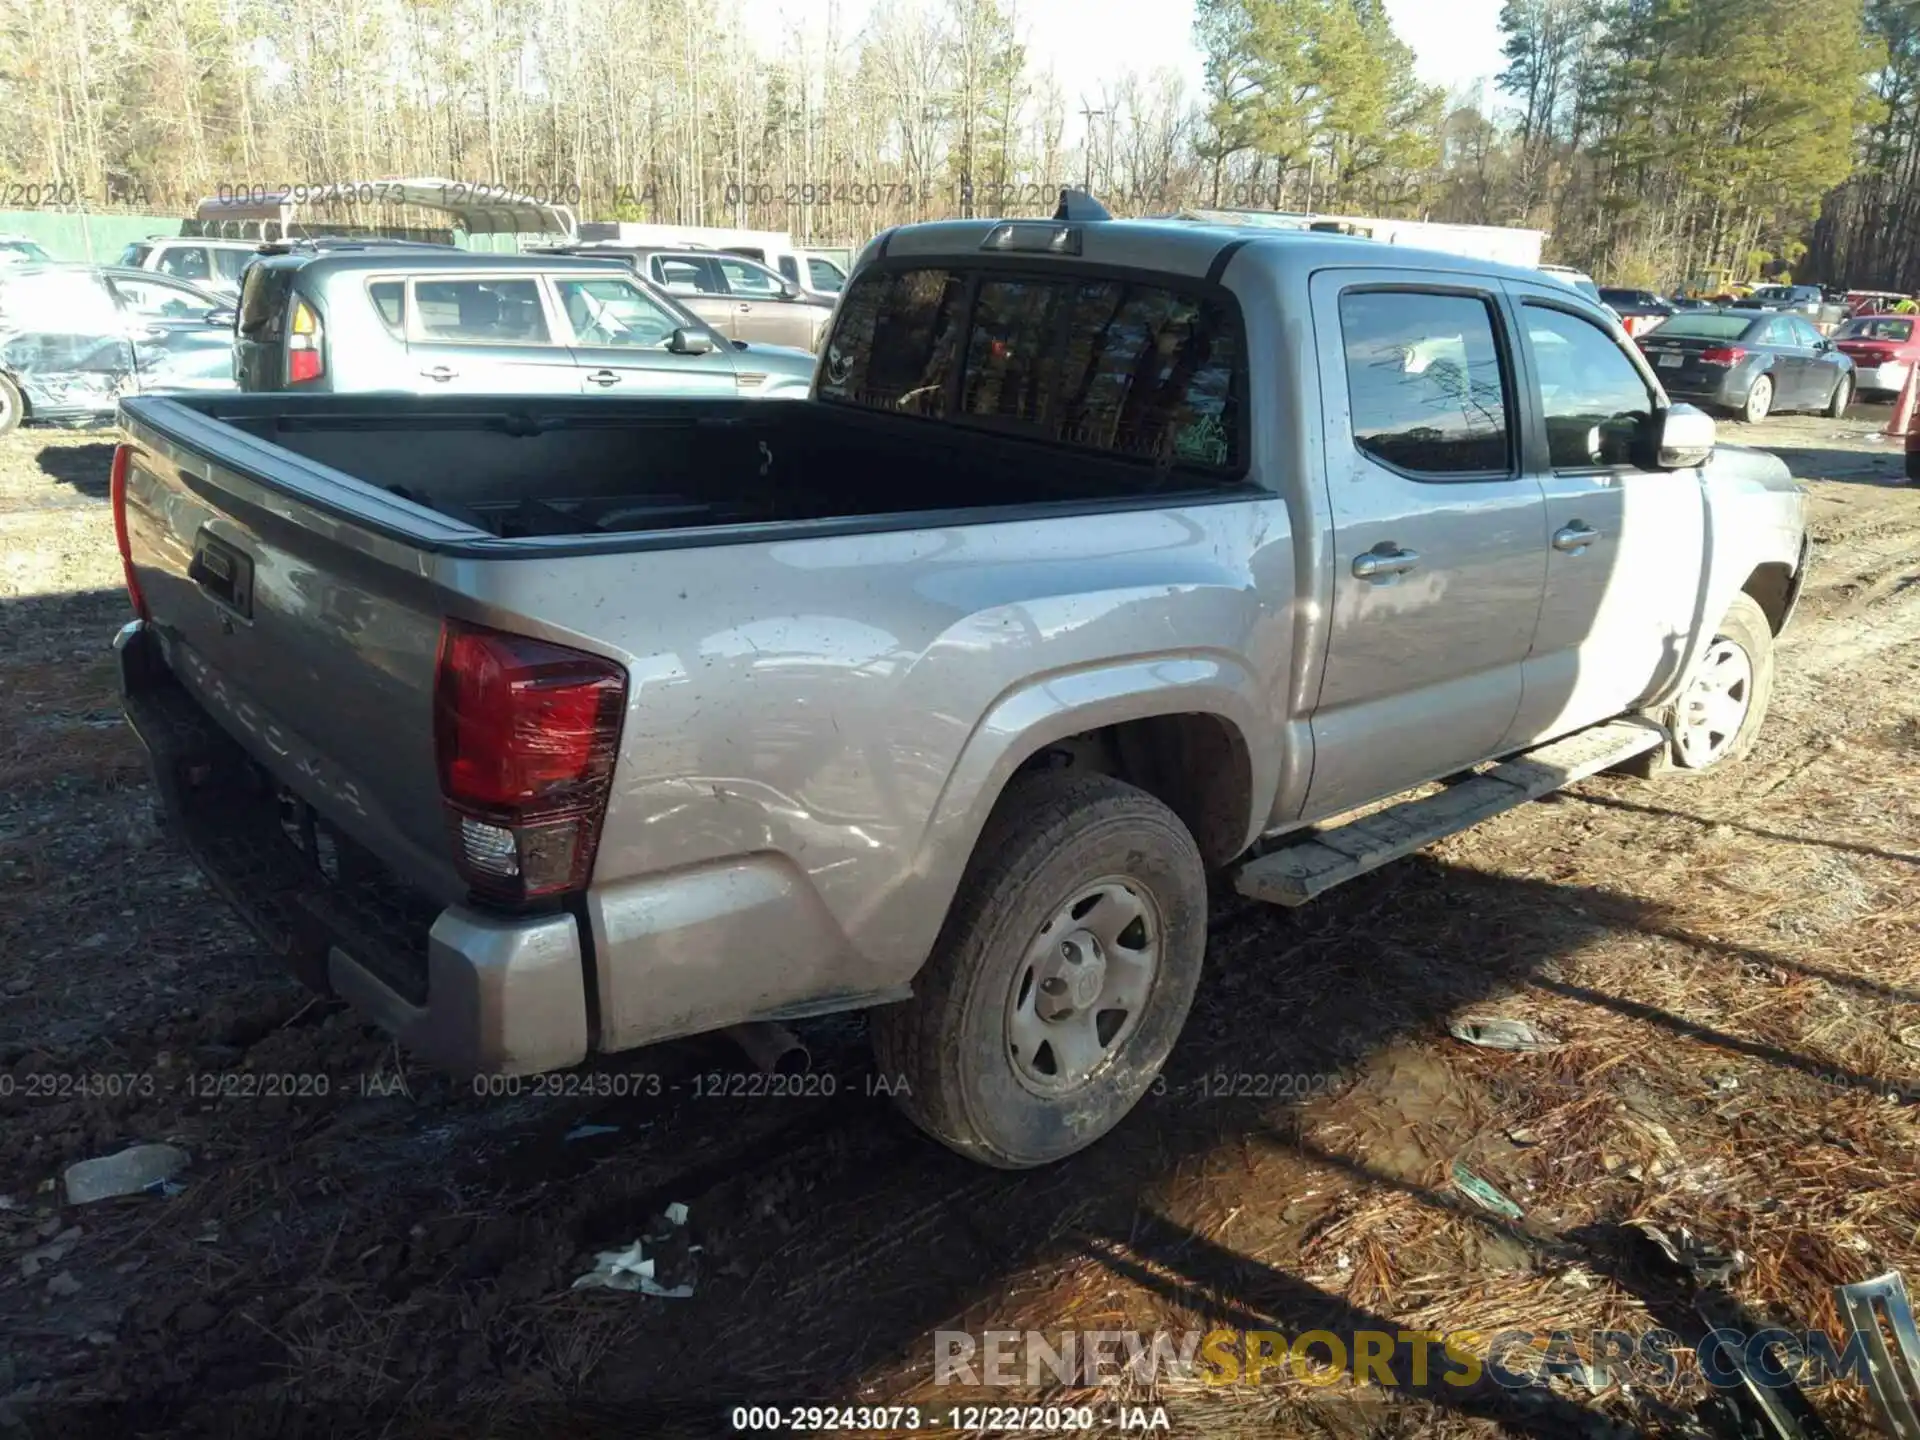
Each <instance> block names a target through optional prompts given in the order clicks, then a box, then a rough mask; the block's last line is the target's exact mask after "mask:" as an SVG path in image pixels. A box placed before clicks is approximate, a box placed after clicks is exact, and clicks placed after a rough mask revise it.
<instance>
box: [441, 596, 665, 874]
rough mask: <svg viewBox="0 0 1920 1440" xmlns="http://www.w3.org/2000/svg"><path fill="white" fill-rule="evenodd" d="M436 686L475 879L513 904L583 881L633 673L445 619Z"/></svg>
mask: <svg viewBox="0 0 1920 1440" xmlns="http://www.w3.org/2000/svg"><path fill="white" fill-rule="evenodd" d="M433 692H434V693H433V703H434V746H435V751H436V753H437V756H438V760H439V767H440V793H441V794H442V795H443V796H445V797H446V802H447V810H448V819H449V821H450V823H451V825H452V828H453V839H454V850H455V854H456V857H457V860H458V863H459V866H460V870H461V873H462V874H463V875H464V876H465V877H466V880H467V883H468V884H469V885H471V886H472V887H473V889H474V891H475V893H476V894H478V895H480V896H482V897H484V898H486V899H489V900H494V901H499V902H503V903H507V904H517V903H519V902H521V901H524V900H531V899H535V898H538V897H541V896H548V895H559V894H564V893H566V892H568V891H573V890H579V889H581V888H583V887H584V886H585V885H586V883H587V879H588V877H589V876H590V875H591V873H592V871H593V855H594V850H595V849H596V847H597V846H598V845H599V841H600V822H601V819H602V817H603V816H604V815H605V813H606V805H607V785H608V782H609V780H610V779H611V778H612V776H613V762H614V754H615V752H616V751H617V750H618V748H619V744H620V717H621V715H622V713H623V712H624V711H625V709H626V697H627V674H626V671H625V670H624V669H622V668H621V667H620V666H619V665H616V664H614V663H613V662H612V661H611V660H605V659H602V658H601V657H600V656H598V655H588V654H586V653H584V652H583V651H579V650H572V649H568V648H567V647H566V646H564V645H555V644H552V643H550V642H548V641H545V640H534V639H530V638H529V637H527V636H524V635H509V634H506V633H504V632H502V631H499V630H487V629H483V628H481V627H480V626H477V625H468V624H466V623H465V622H463V621H459V620H449V621H447V622H446V624H445V625H444V626H442V627H441V631H440V655H439V661H438V665H437V668H436V670H435V673H434V684H433Z"/></svg>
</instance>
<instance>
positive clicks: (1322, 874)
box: [1233, 719, 1667, 905]
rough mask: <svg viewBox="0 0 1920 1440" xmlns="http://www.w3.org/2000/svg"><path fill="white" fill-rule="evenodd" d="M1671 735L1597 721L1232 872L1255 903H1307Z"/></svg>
mask: <svg viewBox="0 0 1920 1440" xmlns="http://www.w3.org/2000/svg"><path fill="white" fill-rule="evenodd" d="M1666 738H1667V736H1666V732H1665V731H1664V730H1662V729H1661V728H1660V727H1659V726H1658V725H1655V724H1654V723H1653V722H1652V721H1650V720H1637V719H1627V720H1615V721H1612V722H1610V723H1608V724H1605V725H1596V726H1594V727H1593V728H1592V729H1591V730H1582V731H1579V732H1578V733H1577V734H1573V735H1569V736H1567V737H1565V738H1564V739H1561V740H1555V741H1553V742H1552V743H1551V744H1547V745H1542V746H1540V747H1539V748H1538V749H1535V750H1529V751H1527V752H1526V753H1525V754H1522V755H1516V756H1514V757H1513V758H1512V759H1511V760H1505V761H1502V762H1501V763H1500V764H1498V765H1495V766H1494V767H1493V768H1492V769H1490V770H1486V771H1483V772H1481V773H1480V774H1477V775H1474V776H1472V777H1471V778H1469V779H1466V780H1462V781H1461V782H1460V783H1459V784H1457V785H1451V786H1449V787H1448V788H1446V789H1445V790H1442V791H1441V792H1440V793H1439V794H1437V795H1430V796H1428V797H1427V798H1426V799H1424V800H1408V801H1406V802H1405V803H1403V804H1400V805H1392V806H1389V807H1388V808H1387V809H1385V810H1376V811H1374V812H1373V813H1372V814H1371V815H1365V816H1362V817H1361V818H1360V819H1358V820H1355V821H1353V822H1352V823H1351V824H1348V825H1341V826H1338V827H1336V828H1334V829H1331V830H1314V831H1308V832H1307V833H1306V834H1305V835H1303V836H1301V837H1300V838H1298V839H1295V840H1293V841H1292V842H1291V843H1288V844H1283V845H1282V846H1281V847H1280V848H1279V849H1277V850H1274V851H1272V852H1270V853H1269V854H1266V855H1262V856H1260V857H1259V858H1258V859H1255V860H1249V861H1248V862H1247V863H1246V864H1244V865H1242V866H1241V867H1240V868H1239V870H1237V871H1236V872H1235V873H1234V877H1233V885H1234V888H1235V889H1236V890H1238V891H1239V892H1240V893H1241V894H1242V895H1245V896H1248V897H1250V898H1251V899H1254V900H1266V901H1269V902H1270V903H1272V904H1275V905H1304V904H1306V903H1307V901H1309V900H1311V899H1313V898H1314V897H1315V896H1316V895H1321V894H1324V893H1325V892H1326V891H1328V890H1331V889H1332V888H1333V887H1334V886H1336V885H1338V884H1340V883H1341V882H1342V881H1344V880H1351V879H1353V878H1354V877H1355V876H1356V875H1365V874H1366V873H1367V872H1368V871H1369V870H1378V869H1379V868H1380V867H1381V866H1382V865H1385V864H1387V863H1388V862H1389V861H1392V860H1398V859H1400V858H1401V857H1402V856H1403V855H1411V854H1412V853H1413V852H1414V851H1416V850H1418V849H1420V848H1421V847H1422V846H1424V845H1431V844H1432V843H1433V842H1434V841H1436V840H1439V839H1443V838H1444V837H1446V836H1448V835H1452V834H1455V833H1456V832H1458V831H1461V830H1465V829H1466V828H1467V827H1468V826H1470V825H1478V824H1479V823H1480V822H1481V821H1482V820H1487V819H1491V818H1492V817H1493V816H1495V815H1498V814H1500V813H1501V812H1503V811H1506V810H1513V809H1517V808H1518V807H1520V806H1522V805H1524V804H1526V803H1527V802H1528V801H1529V800H1538V799H1539V798H1540V797H1541V796H1542V795H1550V794H1552V793H1553V792H1554V791H1555V790H1561V789H1564V788H1565V787H1566V786H1568V785H1571V784H1573V783H1574V781H1576V780H1584V779H1586V778H1587V777H1588V776H1589V775H1597V774H1599V773H1600V772H1601V771H1602V770H1607V769H1611V768H1612V767H1613V766H1615V765H1618V764H1620V763H1621V762H1622V761H1626V760H1631V759H1632V758H1633V757H1634V756H1636V755H1640V754H1643V753H1645V752H1646V751H1648V750H1651V749H1653V748H1654V747H1655V746H1657V745H1661V744H1664V743H1665V742H1666Z"/></svg>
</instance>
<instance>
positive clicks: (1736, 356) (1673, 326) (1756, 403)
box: [1637, 309, 1855, 425]
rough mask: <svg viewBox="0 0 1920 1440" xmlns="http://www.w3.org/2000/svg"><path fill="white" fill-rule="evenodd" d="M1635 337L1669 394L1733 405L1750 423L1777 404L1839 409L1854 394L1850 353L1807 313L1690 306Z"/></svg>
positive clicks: (1788, 407)
mask: <svg viewBox="0 0 1920 1440" xmlns="http://www.w3.org/2000/svg"><path fill="white" fill-rule="evenodd" d="M1637 343H1638V344H1639V346H1640V349H1641V350H1642V351H1643V352H1644V353H1645V354H1646V356H1647V358H1648V359H1649V360H1650V361H1652V362H1653V366H1654V370H1655V372H1656V373H1657V374H1658V375H1659V376H1660V383H1661V385H1662V386H1663V387H1664V388H1665V389H1666V391H1667V393H1668V394H1669V395H1676V396H1684V397H1685V398H1686V399H1688V400H1692V401H1697V402H1698V403H1700V404H1702V405H1710V406H1713V407H1714V408H1716V409H1721V410H1731V411H1733V412H1734V413H1735V414H1737V415H1738V416H1740V418H1741V419H1743V420H1745V421H1746V422H1747V423H1748V424H1749V425H1758V424H1759V423H1760V422H1761V421H1762V420H1764V419H1766V418H1767V416H1768V415H1770V414H1773V413H1774V412H1776V411H1782V410H1818V411H1820V412H1822V413H1823V414H1826V415H1831V416H1835V417H1838V416H1841V415H1844V414H1846V413H1847V406H1848V405H1849V404H1850V403H1851V402H1852V400H1853V391H1854V384H1855V381H1854V365H1853V360H1852V359H1851V358H1850V357H1849V356H1848V354H1847V352H1846V351H1845V350H1844V349H1842V348H1840V347H1839V346H1838V345H1836V344H1835V343H1834V342H1833V341H1832V340H1830V339H1828V338H1827V337H1826V336H1824V335H1822V334H1821V333H1820V332H1819V331H1817V330H1815V329H1814V328H1813V323H1812V322H1811V321H1809V320H1808V319H1807V318H1806V317H1805V316H1804V315H1786V314H1780V313H1777V312H1774V311H1770V310H1748V309H1738V310H1702V311H1694V312H1691V313H1688V314H1681V315H1676V316H1674V317H1673V318H1672V319H1671V320H1666V321H1663V322H1661V323H1660V324H1659V325H1656V326H1655V327H1654V328H1653V329H1651V330H1647V331H1644V332H1642V333H1641V334H1640V335H1639V337H1638V339H1637Z"/></svg>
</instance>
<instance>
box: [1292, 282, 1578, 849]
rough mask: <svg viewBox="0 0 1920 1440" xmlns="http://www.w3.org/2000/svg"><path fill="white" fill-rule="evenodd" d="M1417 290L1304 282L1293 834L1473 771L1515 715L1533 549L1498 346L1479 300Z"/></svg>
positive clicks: (1540, 543)
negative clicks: (1318, 548)
mask: <svg viewBox="0 0 1920 1440" xmlns="http://www.w3.org/2000/svg"><path fill="white" fill-rule="evenodd" d="M1437 278H1438V277H1434V276H1430V275H1428V276H1421V275H1410V274H1407V273H1406V272H1398V271H1390V270H1377V271H1376V270H1339V271H1326V272H1322V273H1321V274H1319V275H1317V276H1315V277H1314V280H1313V311H1314V325H1315V329H1316V331H1317V333H1318V335H1319V336H1320V337H1321V343H1320V344H1319V345H1318V347H1316V348H1317V351H1318V354H1319V356H1320V360H1319V364H1320V378H1321V393H1322V395H1323V397H1324V402H1323V405H1322V414H1323V417H1324V419H1323V423H1324V426H1325V437H1324V444H1325V453H1326V457H1327V458H1326V473H1327V487H1328V503H1329V507H1330V511H1331V516H1332V529H1333V534H1332V543H1333V549H1332V556H1333V566H1332V569H1333V593H1332V595H1331V597H1327V598H1330V601H1331V606H1332V610H1331V614H1332V624H1331V626H1330V631H1329V641H1328V650H1327V663H1326V671H1325V678H1324V680H1323V682H1322V686H1321V692H1320V696H1319V701H1318V705H1317V707H1316V709H1315V711H1314V715H1313V737H1314V769H1313V780H1312V783H1311V785H1310V787H1309V791H1308V796H1307V806H1306V815H1305V818H1308V819H1316V818H1323V817H1325V816H1327V815H1331V814H1336V813H1338V812H1340V811H1342V810H1345V809H1347V808H1350V807H1351V806H1354V805H1356V804H1360V803H1363V802H1365V801H1368V800H1371V799H1374V798H1376V797H1378V796H1381V795H1385V794H1390V793H1393V792H1395V791H1398V790H1403V789H1405V788H1407V787H1409V786H1412V785H1416V784H1419V783H1421V782H1422V781H1425V780H1430V779H1434V778H1437V777H1439V776H1442V775H1445V774H1448V773H1450V772H1451V771H1454V770H1458V769H1461V768H1463V767H1465V766H1468V765H1471V764H1473V763H1474V762H1476V761H1479V760H1483V759H1485V758H1487V757H1489V756H1491V755H1493V754H1494V753H1496V752H1497V750H1498V747H1499V744H1500V741H1501V739H1502V737H1503V736H1505V735H1506V733H1507V731H1508V729H1509V728H1510V727H1511V725H1512V723H1513V718H1514V715H1515V714H1516V713H1517V712H1518V710H1519V708H1520V695H1521V676H1522V671H1523V669H1524V667H1525V663H1526V658H1527V650H1528V647H1529V646H1530V645H1531V643H1532V640H1533V628H1534V621H1535V617H1536V616H1537V615H1538V613H1539V609H1540V596H1541V591H1542V587H1543V585H1544V583H1545V576H1546V558H1545V551H1546V533H1545V524H1544V519H1543V515H1542V510H1541V496H1540V487H1539V485H1538V484H1537V483H1536V482H1535V481H1534V479H1533V478H1532V477H1531V476H1529V475H1527V474H1526V473H1525V472H1524V471H1523V469H1522V468H1521V465H1520V457H1519V449H1518V445H1517V443H1516V442H1517V439H1518V435H1519V429H1520V427H1519V422H1518V418H1517V417H1518V415H1519V413H1520V412H1519V406H1518V404H1517V401H1518V397H1519V391H1518V388H1517V386H1516V384H1515V379H1514V376H1515V368H1514V357H1513V347H1512V345H1511V342H1510V340H1509V339H1508V337H1507V333H1506V325H1505V322H1504V320H1503V318H1502V317H1503V311H1502V308H1501V306H1500V304H1499V301H1498V298H1497V295H1496V293H1495V287H1494V285H1492V284H1487V285H1480V284H1476V283H1473V282H1472V281H1471V279H1467V280H1465V281H1464V282H1463V283H1434V282H1435V281H1436V279H1437ZM1328 339H1337V343H1335V344H1328V343H1326V341H1327V340H1328ZM1296 353H1298V352H1296ZM1322 603H1325V601H1324V600H1323V602H1322Z"/></svg>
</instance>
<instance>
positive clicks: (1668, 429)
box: [1653, 405, 1716, 470]
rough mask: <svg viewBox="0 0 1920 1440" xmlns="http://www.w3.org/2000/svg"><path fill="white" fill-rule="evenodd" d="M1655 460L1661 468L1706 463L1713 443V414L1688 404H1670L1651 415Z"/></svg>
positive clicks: (1670, 468)
mask: <svg viewBox="0 0 1920 1440" xmlns="http://www.w3.org/2000/svg"><path fill="white" fill-rule="evenodd" d="M1653 423H1654V429H1655V432H1656V434H1655V440H1656V442H1657V443H1656V444H1655V446H1654V463H1655V464H1656V465H1658V466H1659V467H1660V468H1661V469H1662V470H1687V469H1691V468H1692V467H1693V466H1695V465H1704V464H1706V463H1707V457H1708V456H1710V455H1712V454H1713V447H1714V444H1715V443H1716V436H1715V432H1714V425H1713V417H1712V416H1711V415H1709V414H1707V413H1706V411H1704V410H1698V409H1695V408H1694V407H1693V406H1691V405H1670V406H1668V407H1667V408H1666V409H1665V410H1661V411H1658V412H1656V413H1655V415H1654V417H1653Z"/></svg>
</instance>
